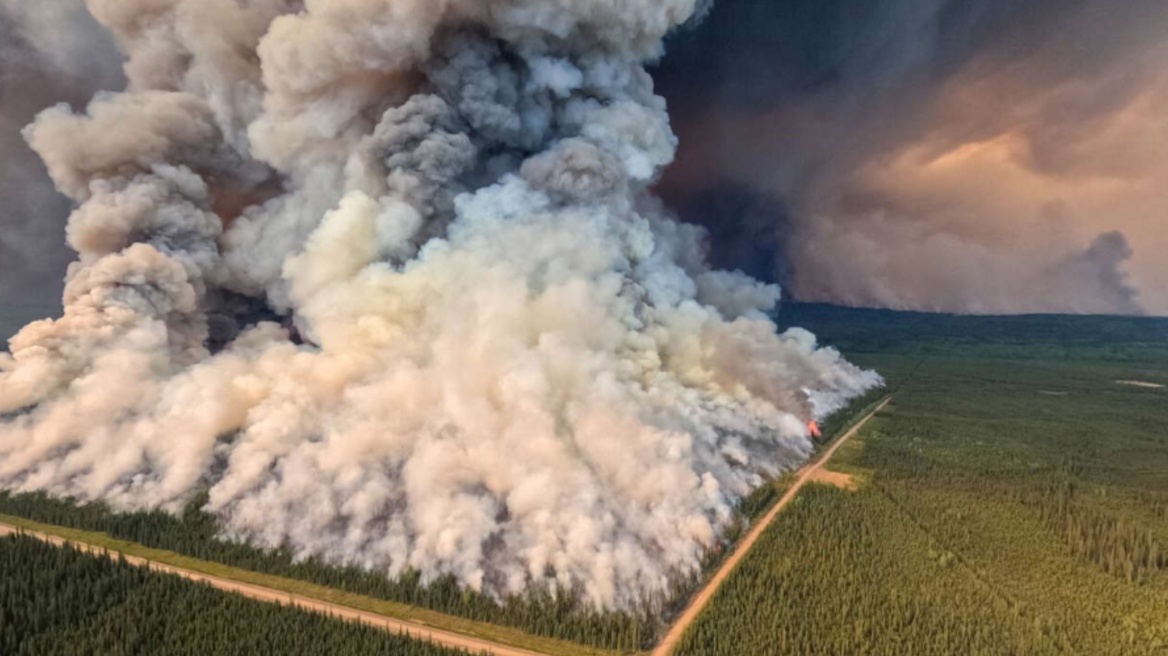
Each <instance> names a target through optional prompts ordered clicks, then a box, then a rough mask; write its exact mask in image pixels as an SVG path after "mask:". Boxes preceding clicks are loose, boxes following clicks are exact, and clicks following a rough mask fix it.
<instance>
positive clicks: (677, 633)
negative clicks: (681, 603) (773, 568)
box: [653, 397, 892, 656]
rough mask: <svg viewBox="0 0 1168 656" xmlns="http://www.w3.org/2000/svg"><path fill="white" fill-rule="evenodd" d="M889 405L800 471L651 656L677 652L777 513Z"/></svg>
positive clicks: (882, 407)
mask: <svg viewBox="0 0 1168 656" xmlns="http://www.w3.org/2000/svg"><path fill="white" fill-rule="evenodd" d="M890 401H892V398H891V397H889V398H887V399H884V402H883V403H881V404H880V405H879V406H877V408H876V409H875V410H873V411H872V412H870V413H869V414H868V415H867V416H866V417H864V418H863V419H861V420H860V421H859V422H858V423H857V424H856V425H855V426H853V427H852V429H851V430H849V431H848V432H847V433H845V434H844V436H843V437H841V438H839V439H838V440H836V442H835V444H833V445H832V446H831V448H830V449H828V450H827V453H825V454H823V457H822V458H820V459H819V460H817V461H816V462H815V463H814V464H810V465H807V466H806V467H804V468H803V469H801V470H800V471H799V476H798V478H797V479H796V480H795V484H794V485H792V486H791V489H789V490H787V493H786V494H784V495H783V498H781V499H779V502H778V503H776V504H775V507H774V508H771V511H770V512H768V513H767V514H766V516H765V517H763V518H762V521H760V522H758V523H757V524H755V526H754V528H752V529H751V530H750V533H748V534H747V535H746V538H745V539H744V540H742V542H741V543H740V544H739V545H738V548H737V549H735V550H734V554H733V555H731V556H730V558H728V559H727V560H726V562H725V563H724V564H723V565H722V567H720V568H719V569H718V572H717V573H716V574H714V578H712V579H710V581H709V583H707V584H706V587H704V588H702V591H701V592H699V593H698V595H697V596H696V597H694V599H693V601H691V602H690V604H689V607H687V608H686V609H685V612H684V613H682V615H681V617H680V618H678V620H677V622H675V623H674V624H673V626H672V627H671V628H670V629H669V633H668V634H667V635H666V636H665V640H663V641H661V644H660V645H658V646H657V648H656V649H654V650H653V656H670V654H672V653H673V650H674V649H676V648H677V645H678V644H679V643H680V642H681V637H682V636H683V635H685V632H686V629H688V628H689V626H690V625H691V624H693V622H694V620H695V619H697V617H698V615H699V614H701V612H702V609H703V608H705V607H706V604H708V603H710V600H711V599H713V597H714V593H716V592H717V591H718V588H720V587H722V584H723V583H725V581H726V579H727V578H729V577H730V573H731V572H733V571H734V568H735V567H737V566H738V563H739V562H741V561H742V559H743V558H744V557H745V556H746V554H747V553H748V552H749V551H750V548H751V547H753V546H754V543H755V542H757V541H758V539H759V537H761V536H762V534H763V531H765V530H766V529H767V527H768V526H770V525H771V524H772V523H773V522H774V521H775V518H776V517H778V516H779V513H781V512H782V511H783V509H784V508H786V507H787V506H788V505H789V504H790V503H791V501H792V500H793V499H794V498H795V496H796V495H797V494H799V490H801V489H803V486H804V485H806V484H807V483H809V482H810V481H812V480H813V479H814V478H815V476H816V474H817V473H818V472H819V470H820V469H822V468H823V465H824V464H826V463H827V461H828V460H831V457H832V456H834V455H835V452H836V451H837V450H838V449H839V448H840V447H841V446H843V445H844V443H845V442H847V441H848V440H850V439H852V436H854V435H855V434H856V433H858V432H860V429H861V428H863V427H864V425H865V424H867V423H868V421H869V420H870V419H872V417H874V416H876V413H878V412H880V411H881V410H883V409H884V406H886V405H888V403H889V402H890Z"/></svg>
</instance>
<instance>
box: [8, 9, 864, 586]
mask: <svg viewBox="0 0 1168 656" xmlns="http://www.w3.org/2000/svg"><path fill="white" fill-rule="evenodd" d="M90 7H91V9H92V10H93V12H94V15H95V16H97V17H98V19H99V20H101V21H103V22H104V23H106V24H107V25H109V26H110V28H111V30H112V31H113V32H114V34H115V36H116V37H117V39H118V41H119V43H120V44H121V47H122V48H123V49H124V50H125V51H126V52H127V55H128V58H129V59H128V62H129V63H128V64H127V72H128V76H129V79H130V85H131V90H130V91H129V92H127V93H125V94H121V95H117V96H102V97H99V98H97V99H96V100H95V101H94V103H93V104H92V105H91V106H90V107H89V110H88V112H87V113H86V114H84V115H75V114H73V113H72V112H70V111H68V110H67V109H65V108H57V109H52V110H49V111H47V112H45V113H43V114H42V115H41V116H40V118H39V119H38V120H37V122H36V124H35V125H34V126H32V127H31V128H29V130H28V131H27V136H28V139H29V142H30V143H31V144H32V145H33V147H34V148H35V149H36V150H37V151H38V152H39V153H40V154H41V156H42V157H43V158H44V160H45V161H46V163H47V164H48V167H49V170H50V172H51V173H52V175H53V178H54V180H55V181H56V182H57V184H58V186H59V187H60V188H61V190H62V191H64V192H66V193H68V194H69V195H70V196H71V197H72V198H73V199H74V200H75V201H77V202H78V203H80V206H79V207H78V209H77V210H76V211H75V212H74V214H73V216H72V217H71V219H70V225H69V243H70V245H71V246H72V247H73V248H75V249H76V250H77V251H78V253H79V260H78V262H77V263H75V264H74V265H73V267H72V268H71V270H70V275H69V281H68V285H67V289H66V295H65V303H66V308H65V314H64V316H63V317H62V318H60V319H57V320H55V321H44V322H39V323H37V324H33V325H31V326H29V327H28V328H26V329H25V330H24V331H23V332H22V333H21V334H20V335H19V336H18V337H16V338H15V339H14V340H13V342H12V352H11V355H6V356H0V357H2V358H3V359H2V360H0V415H2V416H3V417H4V419H3V420H2V423H0V486H3V487H5V488H8V489H16V490H47V491H49V492H50V493H52V494H57V495H73V496H76V497H79V498H81V499H87V500H88V499H103V500H106V501H108V502H110V503H111V504H113V505H114V506H115V507H117V508H123V509H140V508H155V507H162V508H168V509H176V508H179V507H181V505H182V504H183V503H184V502H185V501H186V500H188V499H189V498H191V496H192V495H193V494H194V493H195V492H196V491H197V490H200V489H209V494H210V503H209V506H208V509H209V510H210V511H212V512H214V513H215V514H216V515H218V516H219V517H220V518H221V520H222V522H223V526H224V527H225V530H226V531H227V532H228V533H229V534H231V535H233V536H237V537H242V538H246V539H248V540H249V541H252V542H253V543H256V544H260V545H264V546H278V545H287V546H290V547H292V548H293V549H294V550H295V551H296V552H297V553H298V554H299V555H302V556H318V557H322V558H324V559H327V560H329V561H331V562H337V563H346V564H358V565H361V566H365V567H369V568H374V569H377V570H380V571H384V572H386V573H387V574H389V575H396V574H398V573H401V572H402V571H404V570H405V569H406V568H415V569H417V570H420V571H421V572H423V574H424V575H425V576H426V577H428V578H432V577H435V576H438V575H441V574H446V573H450V574H454V575H455V576H457V577H458V579H459V580H460V581H462V582H463V583H464V584H466V585H468V586H470V587H471V588H474V589H476V590H486V591H489V592H492V593H518V592H521V591H523V590H525V589H528V588H530V587H531V586H543V587H548V588H552V587H555V586H556V585H560V586H567V587H579V588H580V589H582V590H583V591H584V592H585V594H586V597H587V599H588V600H589V601H591V602H592V603H594V604H596V605H598V606H601V607H606V608H612V607H627V606H629V605H631V604H634V603H636V602H638V601H641V600H644V599H646V598H648V597H649V596H651V595H657V594H661V593H663V592H664V591H665V590H666V589H667V584H668V581H669V577H670V576H672V575H675V574H676V573H679V572H687V571H693V570H694V569H695V568H696V567H697V566H698V563H699V560H700V557H701V554H702V551H703V549H705V548H706V547H709V546H711V545H712V543H713V541H714V539H715V537H716V535H717V533H718V532H719V530H720V529H721V528H722V526H723V525H724V523H725V522H726V521H727V520H728V519H729V517H730V514H731V511H732V508H733V504H734V503H735V501H736V500H737V499H739V498H741V497H742V496H743V495H745V494H746V493H747V492H749V490H750V489H752V487H754V486H756V485H758V484H759V483H760V482H761V480H762V479H761V476H763V475H765V474H773V473H777V472H779V471H781V470H784V469H787V468H790V467H793V466H796V465H797V464H799V463H801V462H802V461H803V460H805V459H806V457H807V455H808V454H809V453H810V449H811V444H810V442H809V440H808V437H807V434H806V428H805V422H806V421H807V420H808V419H810V418H811V417H812V416H818V415H821V414H823V413H826V412H830V411H832V410H835V409H837V408H838V407H840V405H841V404H842V403H843V402H844V401H845V400H846V399H847V398H849V397H851V396H853V395H856V394H859V393H861V392H862V391H864V390H866V389H868V388H870V387H872V386H873V385H875V384H877V383H878V381H879V379H878V377H877V376H876V375H875V374H874V373H871V372H864V371H861V370H859V369H857V368H855V367H853V366H852V365H850V364H848V363H846V362H845V361H843V360H842V358H841V357H840V355H839V354H838V353H837V352H835V351H833V350H831V349H819V348H817V345H816V343H815V339H814V337H813V336H811V335H810V334H809V333H806V332H805V331H799V330H794V331H791V332H789V333H786V334H783V335H777V334H776V329H775V325H774V324H773V323H772V322H771V320H770V319H768V318H767V315H766V313H767V312H768V311H770V310H772V309H773V308H774V306H775V303H776V301H777V299H778V293H779V292H778V289H777V288H774V287H771V286H766V285H762V284H759V283H757V282H754V281H752V280H750V279H749V278H747V277H745V276H743V275H741V274H732V273H726V272H717V271H711V270H709V268H708V267H707V266H706V265H705V264H704V263H703V261H702V257H701V244H700V242H701V239H702V233H701V232H700V231H698V230H697V229H695V228H692V227H687V226H681V225H679V224H677V223H676V222H675V221H673V220H672V219H671V218H669V216H668V215H667V214H666V213H664V212H662V211H661V210H660V209H659V207H658V204H657V203H656V202H654V201H653V200H652V199H651V198H650V197H649V196H648V193H647V187H648V185H650V184H652V183H653V182H654V181H655V180H656V178H657V175H658V173H659V172H660V170H661V168H662V167H663V166H665V165H667V164H668V163H669V162H670V161H671V160H672V158H673V154H674V148H675V146H676V139H675V138H674V136H673V134H672V132H671V130H670V129H669V119H668V115H667V113H666V111H665V105H664V101H662V100H661V99H660V98H658V97H657V96H655V95H654V93H653V86H652V81H651V79H650V78H649V76H648V75H647V73H646V72H645V70H644V68H643V64H644V62H645V61H646V60H647V59H651V58H652V57H655V56H657V55H658V54H659V53H660V42H661V39H662V37H663V36H664V34H665V33H666V32H668V31H669V30H670V29H672V28H674V27H676V26H678V25H680V24H681V23H683V22H684V21H685V20H687V18H689V17H690V16H691V14H692V13H693V11H694V9H695V6H694V2H693V0H670V1H667V2H660V1H657V0H653V1H650V0H639V1H637V2H616V1H615V0H573V1H568V0H557V1H556V2H544V1H540V2H535V1H520V0H496V1H493V2H483V1H481V0H475V1H471V0H466V1H461V2H460V1H454V0H449V1H446V2H434V1H433V0H424V1H423V0H417V1H414V2H409V1H407V2H400V1H395V2H388V1H386V0H380V1H375V0H363V1H361V2H347V3H332V4H328V3H314V2H307V3H305V4H304V6H303V7H301V6H299V5H298V3H295V2H266V3H265V2H258V3H247V4H246V5H240V4H238V3H234V2H230V1H228V0H223V1H222V2H211V3H208V2H205V1H204V0H187V1H184V0H170V1H165V0H149V1H146V0H141V1H139V2H125V1H119V2H107V1H102V0H92V1H91V2H90ZM300 10H303V11H300ZM293 11H296V12H297V13H291V12H293ZM213 19H214V20H213ZM211 22H214V24H215V25H230V26H231V27H229V28H223V29H224V31H223V32H222V34H221V38H219V39H216V38H211V36H210V34H211V33H209V32H208V29H209V28H208V27H207V26H208V25H210V24H211ZM225 208H227V209H225ZM241 296H247V297H251V298H253V299H258V300H261V301H262V302H263V304H266V305H267V306H269V307H270V308H272V309H274V310H276V311H279V312H280V313H281V314H282V315H283V320H282V323H283V325H280V323H277V322H273V321H256V319H255V317H253V316H249V315H248V313H246V312H239V311H237V308H238V307H239V306H241V305H246V303H244V302H243V301H241V300H240V298H241ZM267 315H268V316H269V317H271V316H273V315H272V312H271V311H268V313H267ZM224 321H231V322H234V324H235V325H234V326H233V330H229V331H226V332H228V333H232V334H237V337H236V338H235V339H233V340H225V341H228V342H229V343H227V344H226V345H225V346H224V347H223V348H222V349H219V348H217V347H216V348H212V347H211V346H209V344H211V343H212V342H213V341H214V340H213V339H211V338H212V332H215V331H214V330H213V328H214V327H215V325H216V324H217V322H218V323H222V322H224ZM216 330H218V331H219V332H223V331H222V330H221V329H216Z"/></svg>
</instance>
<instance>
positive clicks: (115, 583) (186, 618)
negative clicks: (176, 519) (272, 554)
mask: <svg viewBox="0 0 1168 656" xmlns="http://www.w3.org/2000/svg"><path fill="white" fill-rule="evenodd" d="M0 654H4V655H5V656H58V655H59V656H76V655H78V654H92V655H102V656H120V655H123V654H125V655H131V654H135V655H136V654H150V655H151V656H185V655H190V656H239V655H248V656H251V655H256V656H266V655H271V656H295V655H299V654H303V655H304V656H317V655H320V654H329V655H330V656H332V655H335V656H349V655H351V656H359V655H361V656H363V655H367V654H386V655H392V656H457V655H459V654H462V655H463V656H465V652H462V651H455V650H451V649H446V648H442V647H438V646H435V645H433V644H430V643H427V642H421V641H418V640H414V639H412V638H409V637H406V636H400V635H395V634H392V633H390V632H387V631H383V630H381V629H376V628H372V627H369V626H364V625H359V624H353V623H348V622H342V621H340V620H337V619H332V618H328V617H324V616H321V615H317V614H315V613H310V612H308V611H303V610H300V609H297V608H291V607H283V606H278V605H275V604H269V603H264V602H259V601H252V600H250V599H246V598H244V597H241V596H239V595H235V594H229V593H226V592H221V591H218V590H215V589H213V588H211V587H209V586H207V585H204V584H197V583H193V582H190V581H187V580H185V579H182V578H179V577H177V576H172V575H167V574H160V573H157V572H151V571H149V570H147V569H145V568H142V567H136V566H132V565H128V564H127V563H126V562H125V561H124V560H120V559H119V560H112V559H110V558H108V557H105V556H102V557H97V556H93V555H90V554H83V553H81V552H79V551H77V550H75V549H73V548H71V547H64V548H62V547H54V546H50V545H48V544H44V543H42V542H40V541H38V540H36V539H33V538H29V537H25V536H18V535H17V536H8V537H4V538H0Z"/></svg>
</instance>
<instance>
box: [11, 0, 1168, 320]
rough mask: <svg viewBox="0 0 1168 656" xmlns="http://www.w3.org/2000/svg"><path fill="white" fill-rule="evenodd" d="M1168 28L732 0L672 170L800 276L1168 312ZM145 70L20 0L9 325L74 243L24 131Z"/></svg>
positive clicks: (1034, 3)
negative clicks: (1167, 257) (1167, 258)
mask: <svg viewBox="0 0 1168 656" xmlns="http://www.w3.org/2000/svg"><path fill="white" fill-rule="evenodd" d="M1165 33H1168V3H1160V2H1153V1H1150V0H931V1H926V0H821V1H818V2H814V3H810V2H804V1H801V0H721V1H720V2H717V3H716V4H715V5H714V7H713V9H712V10H711V11H710V13H709V14H708V15H707V16H706V17H705V19H704V20H702V21H701V22H700V23H698V24H695V25H691V26H690V27H687V28H685V29H683V30H682V31H681V32H680V33H678V34H677V35H675V36H674V37H673V38H672V39H671V40H670V41H669V42H668V45H667V55H666V57H665V59H664V61H663V62H662V63H661V64H660V66H658V67H657V69H656V70H655V71H654V76H655V78H656V79H657V88H658V91H659V93H661V94H662V95H664V96H665V97H666V98H667V99H668V101H669V103H670V109H671V114H672V117H673V128H674V130H675V132H676V133H677V134H678V136H679V137H680V140H681V147H680V151H679V155H678V161H677V162H676V163H675V164H674V165H673V166H672V167H671V168H669V169H668V170H667V172H666V174H665V177H664V178H663V179H662V180H661V182H660V183H659V185H658V191H659V193H660V194H661V195H662V196H663V197H664V198H665V200H666V201H667V202H668V204H669V205H670V206H671V207H672V208H673V209H674V211H676V212H677V213H678V214H679V215H680V217H681V218H682V219H683V220H686V221H689V222H693V223H698V224H701V225H703V226H705V227H706V228H707V229H708V231H709V233H710V237H709V240H708V243H709V249H710V255H711V257H712V258H713V259H714V261H715V263H716V264H718V265H720V266H723V267H726V268H729V269H742V270H744V271H746V272H747V273H749V274H751V275H754V276H756V277H760V278H764V279H766V280H768V281H775V282H779V283H781V284H782V286H783V288H784V291H785V295H786V297H787V298H795V299H799V300H806V301H826V302H834V303H840V304H846V305H859V306H874V307H891V308H898V309H916V310H932V311H950V312H969V313H1027V312H1072V313H1122V314H1141V313H1149V314H1160V315H1163V314H1168V264H1165V263H1164V260H1163V258H1162V257H1161V256H1160V253H1161V252H1162V251H1163V250H1164V249H1165V248H1168V221H1166V219H1168V217H1166V216H1165V213H1166V210H1165V208H1166V207H1168V40H1166V39H1163V38H1162V35H1163V34H1165ZM124 84H125V82H124V77H123V74H122V72H121V57H120V56H119V54H118V52H117V49H116V47H115V45H114V43H113V41H112V39H111V38H110V37H109V36H108V35H106V33H105V32H104V31H103V30H101V29H99V28H98V27H97V25H96V24H95V22H94V21H93V20H92V18H91V17H89V15H88V14H87V12H86V11H85V10H84V8H83V7H82V6H81V5H80V3H79V2H78V1H77V0H48V1H45V2H38V3H28V2H24V1H23V0H0V198H3V202H2V203H0V334H4V335H7V334H9V333H11V332H12V331H13V330H14V329H15V327H17V326H19V325H21V324H23V323H24V322H26V321H28V320H31V319H34V318H40V317H43V316H47V315H51V314H54V313H55V312H56V308H57V307H58V303H59V301H58V298H59V296H60V292H61V287H62V279H63V277H64V274H65V268H66V266H67V264H68V262H69V261H70V260H71V259H72V257H73V254H72V253H71V252H70V251H69V250H68V248H67V247H66V246H65V242H64V238H63V235H64V226H65V220H66V217H67V215H68V213H69V210H70V206H69V202H68V201H67V200H65V199H64V198H62V197H61V196H59V195H58V194H56V192H54V191H53V189H52V185H51V183H50V182H49V181H48V179H47V176H46V175H45V172H44V168H43V166H42V165H41V164H40V162H39V161H38V160H37V158H36V157H35V155H33V153H32V152H31V151H30V150H29V149H28V148H27V147H26V146H25V145H24V143H23V139H22V138H21V136H20V130H21V128H22V127H23V126H24V125H25V124H27V123H28V122H30V121H31V120H32V118H33V117H34V116H35V114H36V112H37V111H39V110H40V109H42V108H44V107H48V106H50V105H52V104H55V103H58V102H67V103H70V104H72V105H74V106H75V107H80V106H82V105H84V103H85V102H86V101H87V99H88V98H90V97H91V96H92V95H93V94H94V93H96V92H98V91H100V90H103V89H110V90H114V89H120V88H122V87H123V86H124Z"/></svg>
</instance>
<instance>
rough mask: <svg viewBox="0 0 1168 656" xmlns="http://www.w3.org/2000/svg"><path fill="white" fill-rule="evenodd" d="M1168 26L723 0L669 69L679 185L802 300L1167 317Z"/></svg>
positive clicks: (732, 245) (1151, 16)
mask: <svg viewBox="0 0 1168 656" xmlns="http://www.w3.org/2000/svg"><path fill="white" fill-rule="evenodd" d="M1166 30H1168V5H1166V4H1165V3H1162V2H1148V1H1147V0H943V1H934V0H922V1H916V0H878V1H872V2H861V1H852V0H823V1H822V2H814V3H811V2H801V1H800V0H726V1H725V2H720V3H718V4H717V5H716V7H715V8H714V11H713V12H712V14H711V15H710V17H709V18H708V20H707V22H706V24H705V25H704V26H703V27H702V29H700V30H696V31H689V32H686V33H683V34H682V35H680V36H678V37H677V38H675V39H674V40H673V41H671V42H670V43H669V50H670V55H669V57H667V58H666V59H665V61H664V63H663V67H662V68H661V69H660V70H658V71H655V73H654V75H655V76H656V77H657V79H658V81H659V82H660V89H661V91H662V93H663V95H665V96H666V97H667V98H669V99H670V103H671V107H672V109H673V114H674V123H675V126H676V129H677V130H678V133H679V135H680V136H681V150H680V154H679V162H678V165H677V166H675V167H673V168H672V169H671V170H670V172H669V173H668V174H667V175H666V178H665V181H664V183H663V193H664V195H665V197H666V199H667V200H668V201H669V202H670V203H671V204H674V205H676V206H678V207H680V208H682V210H683V211H682V214H683V215H684V216H685V217H686V218H687V220H694V221H698V222H701V223H703V224H706V225H710V226H712V231H713V232H714V233H715V234H718V235H720V236H721V237H722V238H721V239H719V240H714V241H713V248H714V252H715V261H717V262H722V261H724V259H730V258H736V257H737V256H738V254H739V253H742V252H743V251H746V252H752V251H753V252H755V253H756V256H755V257H754V258H753V259H754V260H755V261H762V260H765V262H766V264H765V265H762V264H756V267H757V268H756V269H755V271H754V272H757V273H760V274H762V273H765V274H767V275H769V276H771V277H772V278H775V277H777V278H778V279H780V280H781V281H783V282H785V283H787V285H786V286H787V287H788V290H789V291H792V292H793V293H794V294H795V295H796V296H797V297H799V298H801V299H805V300H822V301H833V302H839V303H847V304H858V305H873V306H882V307H893V308H913V309H926V310H948V311H955V312H984V313H1015V312H1102V313H1138V312H1141V311H1149V312H1153V313H1158V314H1163V313H1168V267H1165V266H1164V264H1163V261H1162V258H1160V256H1159V253H1160V252H1162V251H1163V250H1164V249H1165V248H1168V217H1166V216H1165V212H1166V211H1168V210H1166V209H1165V208H1168V44H1166V42H1165V40H1164V38H1163V35H1164V34H1165V33H1166ZM719 197H721V198H722V200H716V199H717V198H719ZM743 206H746V207H750V208H754V209H755V211H752V212H749V213H744V214H740V213H733V212H719V213H716V214H709V213H707V210H706V208H710V207H726V208H737V207H743ZM719 224H727V225H731V226H734V227H733V228H732V229H722V230H719V229H717V228H713V226H717V225H719ZM758 235H768V236H769V240H770V241H772V242H775V241H777V242H779V243H778V244H777V245H776V247H774V248H770V249H767V251H766V252H765V253H759V252H758V251H757V246H756V245H757V244H759V243H764V244H765V241H766V240H760V239H759V238H758ZM767 255H769V257H765V256H767Z"/></svg>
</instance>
